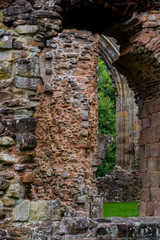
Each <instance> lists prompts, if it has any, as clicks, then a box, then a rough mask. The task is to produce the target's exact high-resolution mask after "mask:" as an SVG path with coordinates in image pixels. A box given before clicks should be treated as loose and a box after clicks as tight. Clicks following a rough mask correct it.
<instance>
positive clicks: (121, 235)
mask: <svg viewBox="0 0 160 240" xmlns="http://www.w3.org/2000/svg"><path fill="white" fill-rule="evenodd" d="M159 232H160V220H159V218H153V217H150V218H116V217H114V218H106V219H102V218H100V219H99V218H96V219H95V218H94V219H90V218H74V217H73V218H63V220H62V222H61V224H60V225H58V224H56V223H55V222H52V221H44V222H43V223H41V224H40V225H39V226H34V227H33V226H32V228H31V227H30V226H26V227H22V226H18V227H16V226H14V227H13V226H12V227H9V228H7V229H0V238H1V239H3V240H5V239H8V240H9V239H12V240H21V239H23V240H71V239H77V240H87V239H88V240H105V239H110V240H118V239H124V240H136V239H139V240H144V239H148V240H150V239H154V240H158V239H159V238H160V234H159Z"/></svg>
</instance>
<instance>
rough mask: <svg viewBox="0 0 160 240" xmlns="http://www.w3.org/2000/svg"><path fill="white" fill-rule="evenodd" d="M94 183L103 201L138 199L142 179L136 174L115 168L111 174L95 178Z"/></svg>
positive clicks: (131, 200)
mask: <svg viewBox="0 0 160 240" xmlns="http://www.w3.org/2000/svg"><path fill="white" fill-rule="evenodd" d="M116 171H117V172H116ZM96 184H97V188H98V194H99V195H100V196H102V198H103V202H106V203H107V202H134V201H140V198H141V190H142V180H141V176H138V174H137V175H135V174H132V173H128V172H124V171H118V170H115V172H113V173H112V174H109V175H106V176H105V177H102V178H100V177H99V178H97V183H96Z"/></svg>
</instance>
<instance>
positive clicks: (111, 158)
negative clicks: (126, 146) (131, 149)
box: [96, 58, 116, 177]
mask: <svg viewBox="0 0 160 240" xmlns="http://www.w3.org/2000/svg"><path fill="white" fill-rule="evenodd" d="M98 121H99V133H100V134H107V135H112V136H113V137H114V140H113V141H112V142H111V144H110V147H109V150H108V151H107V152H106V157H105V159H103V161H102V164H101V165H99V166H98V169H97V173H96V175H97V177H102V176H105V175H106V174H109V173H111V172H112V170H113V168H114V166H115V161H116V140H115V137H116V98H115V89H114V86H113V83H112V80H111V78H110V76H109V72H108V70H107V68H106V65H105V63H104V61H102V60H101V59H100V58H99V59H98Z"/></svg>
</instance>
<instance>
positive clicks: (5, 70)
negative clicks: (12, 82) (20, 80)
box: [0, 62, 12, 79]
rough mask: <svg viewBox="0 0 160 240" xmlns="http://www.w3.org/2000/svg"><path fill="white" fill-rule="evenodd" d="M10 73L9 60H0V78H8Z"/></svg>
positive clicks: (10, 65)
mask: <svg viewBox="0 0 160 240" xmlns="http://www.w3.org/2000/svg"><path fill="white" fill-rule="evenodd" d="M11 74H12V64H11V63H10V62H0V79H8V78H10V77H11Z"/></svg>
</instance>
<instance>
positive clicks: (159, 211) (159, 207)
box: [154, 201, 160, 217]
mask: <svg viewBox="0 0 160 240" xmlns="http://www.w3.org/2000/svg"><path fill="white" fill-rule="evenodd" d="M154 216H155V217H160V202H157V201H155V203H154Z"/></svg>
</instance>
